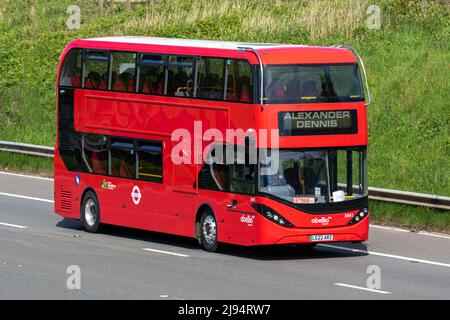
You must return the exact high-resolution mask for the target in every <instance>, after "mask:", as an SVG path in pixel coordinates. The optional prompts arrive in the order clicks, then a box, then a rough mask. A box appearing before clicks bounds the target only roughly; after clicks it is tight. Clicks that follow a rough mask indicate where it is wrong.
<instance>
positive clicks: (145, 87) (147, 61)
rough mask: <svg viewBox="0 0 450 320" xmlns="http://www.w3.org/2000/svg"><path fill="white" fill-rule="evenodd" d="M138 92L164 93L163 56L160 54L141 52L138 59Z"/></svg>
mask: <svg viewBox="0 0 450 320" xmlns="http://www.w3.org/2000/svg"><path fill="white" fill-rule="evenodd" d="M139 77H140V79H139V92H140V93H146V94H154V95H162V94H164V83H165V78H166V73H165V57H164V56H162V55H151V54H142V55H141V59H140V76H139Z"/></svg>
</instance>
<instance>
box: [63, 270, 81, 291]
mask: <svg viewBox="0 0 450 320" xmlns="http://www.w3.org/2000/svg"><path fill="white" fill-rule="evenodd" d="M66 274H68V275H69V276H68V277H67V280H66V287H67V289H68V290H81V268H80V267H79V266H77V265H70V266H68V267H67V269H66Z"/></svg>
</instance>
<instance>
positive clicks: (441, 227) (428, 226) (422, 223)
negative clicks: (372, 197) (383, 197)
mask: <svg viewBox="0 0 450 320" xmlns="http://www.w3.org/2000/svg"><path fill="white" fill-rule="evenodd" d="M369 207H370V219H371V223H374V224H379V225H387V226H396V227H403V228H406V229H410V230H413V231H420V230H427V231H436V232H444V233H450V212H449V211H445V210H436V209H430V208H425V207H415V206H408V205H402V204H396V203H387V202H379V201H370V204H369Z"/></svg>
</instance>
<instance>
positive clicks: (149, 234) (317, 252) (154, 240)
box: [57, 219, 368, 261]
mask: <svg viewBox="0 0 450 320" xmlns="http://www.w3.org/2000/svg"><path fill="white" fill-rule="evenodd" d="M57 227H60V228H65V229H72V230H76V231H83V230H84V228H83V225H82V224H81V222H79V221H77V220H71V219H63V220H61V221H60V222H58V223H57ZM101 234H103V235H107V236H110V237H114V238H124V239H130V240H135V241H141V242H143V243H142V245H143V246H148V247H152V244H155V245H164V246H171V247H176V248H180V249H181V250H182V249H188V250H196V251H198V252H199V253H205V254H208V253H206V252H205V251H203V249H202V248H201V247H200V245H199V243H198V241H197V240H196V239H192V238H187V237H182V236H177V235H171V234H165V233H159V232H153V231H147V230H140V229H133V228H126V227H120V226H113V225H103V226H102V230H101ZM332 246H333V247H332V248H330V247H327V246H323V245H320V244H318V245H317V246H316V247H315V248H312V249H304V248H299V247H297V246H295V245H276V246H275V245H273V246H255V247H242V246H237V245H230V244H221V245H220V249H219V251H218V252H217V253H210V254H212V255H214V254H218V255H222V256H234V257H239V258H244V259H254V260H267V261H271V260H308V259H329V258H349V257H364V256H367V255H368V254H367V253H365V252H352V251H348V250H347V249H358V250H361V251H367V246H366V244H364V243H358V244H354V243H333V244H332ZM339 248H343V249H339ZM155 249H158V248H155ZM159 249H161V248H159ZM188 254H191V253H190V252H189V253H188Z"/></svg>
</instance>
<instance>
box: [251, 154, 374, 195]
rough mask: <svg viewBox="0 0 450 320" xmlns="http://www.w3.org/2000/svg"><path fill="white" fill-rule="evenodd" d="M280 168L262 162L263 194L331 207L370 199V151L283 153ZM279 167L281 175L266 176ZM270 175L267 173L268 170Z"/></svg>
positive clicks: (280, 157)
mask: <svg viewBox="0 0 450 320" xmlns="http://www.w3.org/2000/svg"><path fill="white" fill-rule="evenodd" d="M278 159H279V162H278V164H279V165H278V166H274V165H273V163H272V162H273V161H275V160H276V159H275V158H274V159H271V161H270V162H267V161H262V160H260V161H259V172H260V175H259V186H258V188H259V192H262V193H265V194H270V195H272V196H275V197H277V198H281V199H283V200H287V201H289V202H292V203H298V204H300V203H305V204H314V203H327V202H340V201H348V200H352V199H356V198H361V197H364V196H366V195H367V183H366V180H367V179H366V176H367V173H366V172H367V171H366V150H365V148H353V149H349V148H347V149H319V150H300V149H283V150H279V153H278ZM269 166H270V167H272V168H276V167H278V172H276V173H275V174H271V175H264V174H263V173H262V172H263V171H262V169H263V168H268V167H269ZM266 171H267V170H266Z"/></svg>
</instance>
